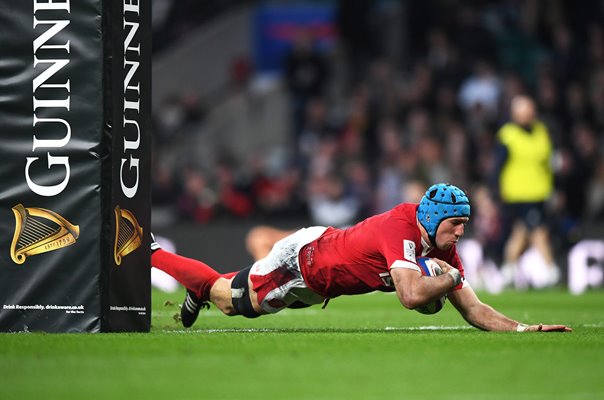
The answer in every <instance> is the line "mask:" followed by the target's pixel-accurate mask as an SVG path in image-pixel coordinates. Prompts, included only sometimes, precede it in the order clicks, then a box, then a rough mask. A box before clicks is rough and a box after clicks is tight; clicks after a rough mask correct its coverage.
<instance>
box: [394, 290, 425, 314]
mask: <svg viewBox="0 0 604 400" xmlns="http://www.w3.org/2000/svg"><path fill="white" fill-rule="evenodd" d="M398 299H399V301H400V302H401V304H402V305H403V307H405V308H407V309H409V310H413V309H414V308H416V307H419V306H421V305H422V304H423V303H422V302H423V301H424V300H423V299H422V298H421V296H418V295H417V294H415V293H412V292H404V293H398Z"/></svg>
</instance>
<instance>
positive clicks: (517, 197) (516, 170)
mask: <svg viewBox="0 0 604 400" xmlns="http://www.w3.org/2000/svg"><path fill="white" fill-rule="evenodd" d="M497 138H498V140H499V142H500V143H501V144H502V145H504V146H505V147H506V148H507V158H506V161H505V163H504V164H503V168H502V170H501V173H500V175H499V189H500V194H501V199H502V200H503V201H504V202H506V203H520V202H541V201H545V200H547V199H548V198H549V197H550V195H551V194H552V191H553V185H554V182H553V181H554V174H553V171H552V166H551V157H552V142H551V139H550V136H549V132H548V130H547V127H546V126H545V125H544V124H543V123H542V122H539V121H537V122H535V123H534V124H533V125H532V130H531V132H527V131H526V130H525V129H524V128H523V127H521V126H520V125H518V124H515V123H512V122H508V123H507V124H505V125H503V126H502V127H501V129H500V130H499V132H498V133H497Z"/></svg>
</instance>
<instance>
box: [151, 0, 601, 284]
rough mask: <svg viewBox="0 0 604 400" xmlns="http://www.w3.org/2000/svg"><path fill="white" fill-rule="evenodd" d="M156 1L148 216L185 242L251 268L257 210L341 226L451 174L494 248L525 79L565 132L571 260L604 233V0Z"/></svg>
mask: <svg viewBox="0 0 604 400" xmlns="http://www.w3.org/2000/svg"><path fill="white" fill-rule="evenodd" d="M153 7H154V8H153V48H154V54H153V91H154V93H153V116H154V123H153V141H154V147H153V154H154V156H153V167H152V176H153V214H152V215H153V218H152V220H153V229H154V230H155V231H156V232H157V233H159V234H160V235H162V236H165V237H167V238H170V239H172V240H173V242H174V243H175V245H176V248H177V251H178V252H180V253H182V254H185V255H188V256H192V257H197V258H201V259H204V260H207V261H208V262H209V263H210V264H212V265H213V266H215V267H216V268H218V269H220V270H232V269H236V268H240V267H241V266H243V265H246V264H247V263H249V262H250V261H251V258H250V256H249V255H248V254H247V253H246V251H245V248H244V239H245V235H246V233H247V232H248V230H249V229H250V228H251V227H253V226H254V225H256V224H259V223H262V224H268V225H274V226H278V227H286V228H291V227H298V226H303V225H309V224H329V225H336V226H345V225H348V224H351V223H353V222H354V221H357V220H359V219H360V218H363V217H365V216H367V215H370V214H374V213H377V212H380V211H383V210H386V209H388V208H390V207H391V206H392V205H394V204H396V203H398V202H400V201H407V200H414V199H416V198H417V196H418V188H421V187H425V186H426V185H428V184H430V183H432V182H436V181H449V182H453V183H455V184H457V185H459V186H461V187H463V188H465V189H466V190H467V191H468V192H469V194H470V195H471V197H472V199H473V219H472V222H471V224H470V226H469V233H468V235H467V236H468V237H470V238H477V239H479V242H480V244H481V245H482V246H483V247H484V249H485V251H486V253H487V256H489V257H491V258H493V259H494V260H495V261H498V257H499V255H500V250H501V246H502V244H503V240H504V239H505V232H504V229H503V225H502V222H503V221H502V220H501V216H500V214H499V209H498V204H497V202H496V195H495V193H494V192H495V189H496V176H495V171H494V165H493V164H494V163H493V159H494V157H493V152H494V148H495V134H496V132H497V129H498V128H499V127H500V126H501V124H502V123H503V122H505V121H506V119H507V118H508V113H507V105H508V104H509V99H510V98H511V97H512V96H513V95H514V94H516V93H518V92H520V91H526V92H527V93H529V94H531V95H532V96H534V98H535V99H536V101H537V104H538V108H539V116H540V118H541V119H542V120H543V121H544V122H545V123H546V124H547V126H548V127H549V129H550V132H551V134H552V137H553V141H554V146H555V151H556V155H555V157H554V159H555V165H556V172H555V178H556V190H555V194H554V196H553V197H552V198H551V200H550V202H549V203H548V211H549V215H550V219H549V223H550V230H551V234H552V242H553V244H554V248H555V250H556V257H557V261H558V264H559V265H560V266H561V267H562V269H563V272H565V270H566V265H567V254H568V251H569V249H570V248H571V247H572V246H573V245H574V244H575V243H576V242H577V241H579V240H582V239H589V238H593V239H601V238H602V237H604V232H603V230H602V228H601V225H602V221H603V220H604V158H603V157H602V153H603V150H604V24H603V23H602V21H603V20H604V19H603V18H602V17H603V16H604V15H603V14H604V5H603V2H602V1H596V0H594V1H582V2H581V3H580V6H579V5H578V3H576V2H572V1H563V0H557V1H548V2H544V1H526V2H514V1H486V0H485V1H473V2H464V1H453V0H442V1H439V0H432V1H425V2H416V1H370V0H362V1H354V2H349V1H341V2H338V1H305V2H294V3H291V2H285V1H271V2H262V1H228V2H224V1H204V2H196V1H178V2H177V1H169V0H156V1H154V2H153ZM309 40H311V41H312V42H313V47H312V51H311V52H310V54H309V55H308V56H307V57H306V58H305V60H306V61H301V58H300V57H295V56H292V50H291V49H292V48H294V47H295V46H303V43H304V42H305V41H306V42H308V41H309ZM304 63H308V64H304ZM308 65H310V66H311V67H312V68H313V69H314V71H315V74H314V75H312V74H311V76H310V78H308V79H306V80H304V79H302V80H301V81H300V80H298V81H296V78H295V77H296V76H298V77H299V76H300V75H296V74H299V73H300V71H303V70H304V68H306V67H307V66H308ZM302 75H303V74H302ZM595 262H596V263H597V262H599V261H597V260H596V261H595Z"/></svg>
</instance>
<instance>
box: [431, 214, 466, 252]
mask: <svg viewBox="0 0 604 400" xmlns="http://www.w3.org/2000/svg"><path fill="white" fill-rule="evenodd" d="M469 220H470V219H469V218H468V217H454V218H447V219H445V220H443V221H442V222H441V223H440V225H439V226H438V230H437V231H436V247H438V248H439V249H441V250H449V249H450V248H451V247H453V246H454V245H456V244H457V242H458V241H459V238H460V237H462V236H463V234H464V232H465V228H466V224H467V223H468V221H469Z"/></svg>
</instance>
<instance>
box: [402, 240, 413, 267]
mask: <svg viewBox="0 0 604 400" xmlns="http://www.w3.org/2000/svg"><path fill="white" fill-rule="evenodd" d="M403 256H404V257H405V259H406V260H408V261H411V262H413V263H415V243H414V242H413V241H412V240H407V239H405V240H403Z"/></svg>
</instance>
